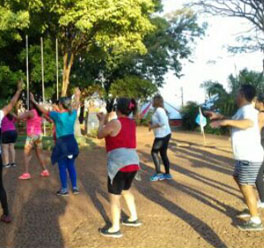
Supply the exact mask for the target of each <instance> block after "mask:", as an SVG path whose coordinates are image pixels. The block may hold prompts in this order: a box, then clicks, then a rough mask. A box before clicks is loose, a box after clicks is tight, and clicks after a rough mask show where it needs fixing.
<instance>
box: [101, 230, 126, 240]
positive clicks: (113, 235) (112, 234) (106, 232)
mask: <svg viewBox="0 0 264 248" xmlns="http://www.w3.org/2000/svg"><path fill="white" fill-rule="evenodd" d="M99 232H100V234H101V235H102V236H104V237H110V238H121V237H122V236H123V234H122V233H121V232H120V231H117V232H109V229H108V228H100V229H99Z"/></svg>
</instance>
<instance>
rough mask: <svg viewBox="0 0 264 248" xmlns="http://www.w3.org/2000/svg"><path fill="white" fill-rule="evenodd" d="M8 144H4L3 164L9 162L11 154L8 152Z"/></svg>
mask: <svg viewBox="0 0 264 248" xmlns="http://www.w3.org/2000/svg"><path fill="white" fill-rule="evenodd" d="M8 146H9V145H8V144H2V148H3V164H4V165H7V164H9V154H8Z"/></svg>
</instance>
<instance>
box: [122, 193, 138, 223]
mask: <svg viewBox="0 0 264 248" xmlns="http://www.w3.org/2000/svg"><path fill="white" fill-rule="evenodd" d="M122 195H123V197H124V199H125V201H126V204H127V207H128V210H129V212H130V216H129V218H128V220H129V221H135V220H137V218H138V217H137V210H136V204H135V198H134V195H133V194H132V193H131V191H130V190H123V191H122Z"/></svg>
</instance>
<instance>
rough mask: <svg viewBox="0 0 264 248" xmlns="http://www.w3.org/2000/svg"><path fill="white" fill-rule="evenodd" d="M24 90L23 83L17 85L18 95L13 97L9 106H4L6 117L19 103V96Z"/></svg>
mask: <svg viewBox="0 0 264 248" xmlns="http://www.w3.org/2000/svg"><path fill="white" fill-rule="evenodd" d="M22 90H23V82H22V81H19V82H18V84H17V91H16V94H15V95H14V96H13V98H12V99H11V101H10V103H9V104H7V105H6V106H4V107H3V109H2V111H3V113H4V115H7V114H8V113H10V112H11V111H12V109H13V107H14V106H15V104H16V103H17V100H18V99H19V96H20V94H21V91H22Z"/></svg>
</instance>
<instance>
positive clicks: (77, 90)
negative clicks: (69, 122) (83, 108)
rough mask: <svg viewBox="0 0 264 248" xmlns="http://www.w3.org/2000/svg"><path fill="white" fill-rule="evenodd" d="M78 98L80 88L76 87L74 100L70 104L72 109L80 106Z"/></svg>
mask: <svg viewBox="0 0 264 248" xmlns="http://www.w3.org/2000/svg"><path fill="white" fill-rule="evenodd" d="M80 98H81V91H80V89H79V88H78V87H77V88H75V89H74V101H73V104H72V108H73V109H78V108H79V106H80Z"/></svg>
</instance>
